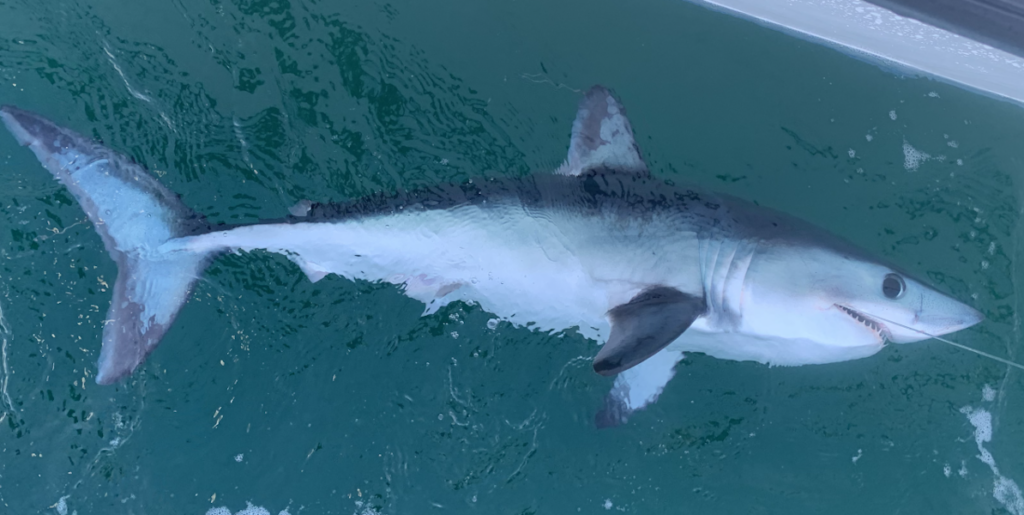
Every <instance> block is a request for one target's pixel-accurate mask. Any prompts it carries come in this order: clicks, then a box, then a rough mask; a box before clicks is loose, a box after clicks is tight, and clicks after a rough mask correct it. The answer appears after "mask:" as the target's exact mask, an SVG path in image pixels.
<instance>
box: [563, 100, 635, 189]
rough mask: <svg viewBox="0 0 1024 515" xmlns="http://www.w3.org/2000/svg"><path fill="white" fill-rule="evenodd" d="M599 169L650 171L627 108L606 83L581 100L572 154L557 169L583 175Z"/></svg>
mask: <svg viewBox="0 0 1024 515" xmlns="http://www.w3.org/2000/svg"><path fill="white" fill-rule="evenodd" d="M598 169H604V170H614V171H617V172H626V173H635V174H643V175H646V174H647V165H646V164H645V163H644V160H643V159H642V158H641V157H640V148H639V147H637V145H636V141H634V140H633V128H632V127H631V126H630V125H629V119H628V118H626V110H625V108H623V107H622V104H620V103H619V101H618V100H615V97H613V96H612V94H611V92H610V91H608V90H607V89H605V87H604V86H594V87H592V88H590V90H589V91H587V94H586V96H584V97H583V100H582V101H580V107H579V110H578V111H576V121H574V122H573V124H572V139H571V140H570V141H569V155H568V156H566V159H565V163H564V164H563V165H562V166H561V167H559V168H558V170H556V171H555V173H560V174H562V175H580V174H583V173H586V172H588V171H591V170H598Z"/></svg>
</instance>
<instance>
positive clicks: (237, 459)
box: [235, 454, 245, 463]
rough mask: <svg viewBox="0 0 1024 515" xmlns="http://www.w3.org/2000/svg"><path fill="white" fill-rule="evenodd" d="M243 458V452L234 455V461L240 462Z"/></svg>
mask: <svg viewBox="0 0 1024 515" xmlns="http://www.w3.org/2000/svg"><path fill="white" fill-rule="evenodd" d="M243 459H245V455H244V454H236V455H235V461H236V462H238V463H241V462H242V460H243Z"/></svg>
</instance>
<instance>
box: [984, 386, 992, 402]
mask: <svg viewBox="0 0 1024 515" xmlns="http://www.w3.org/2000/svg"><path fill="white" fill-rule="evenodd" d="M981 398H982V399H983V400H984V401H985V402H992V401H994V400H996V391H995V390H993V389H992V387H991V386H989V385H985V386H983V387H982V388H981Z"/></svg>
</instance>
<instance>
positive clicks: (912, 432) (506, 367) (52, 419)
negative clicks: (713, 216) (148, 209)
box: [0, 0, 1024, 515]
mask: <svg viewBox="0 0 1024 515" xmlns="http://www.w3.org/2000/svg"><path fill="white" fill-rule="evenodd" d="M594 83H602V84H605V85H607V86H609V87H611V88H613V89H614V90H615V91H616V92H617V94H618V95H619V96H620V97H621V99H622V101H623V103H624V104H625V105H626V107H627V108H628V109H629V113H630V117H631V119H632V122H633V127H634V129H635V131H636V133H637V140H638V142H639V144H640V146H641V148H642V151H643V153H644V156H645V158H646V159H647V161H648V163H649V164H650V165H651V168H652V169H653V170H654V172H655V173H656V174H657V175H658V176H661V177H670V178H672V179H673V180H678V181H691V182H695V183H698V184H701V185H704V186H707V187H710V188H713V189H716V190H719V191H723V192H727V193H731V194H734V195H737V196H740V197H744V198H748V199H751V200H755V201H757V202H758V203H760V204H762V205H767V206H772V207H775V208H778V209H782V210H784V211H787V212H790V213H792V214H795V215H797V216H800V217H802V218H805V219H808V220H812V221H814V222H815V223H817V224H819V225H821V226H824V227H826V228H828V229H830V230H832V231H834V232H836V233H838V234H840V235H842V236H844V237H846V238H848V239H850V240H852V241H854V242H855V243H857V244H859V245H860V246H862V247H865V248H866V249H868V250H870V251H871V252H873V253H875V254H878V255H880V256H884V257H887V258H889V259H891V260H893V261H895V262H897V263H899V264H900V265H902V266H904V267H905V268H908V269H910V270H912V271H914V272H916V273H917V274H918V275H920V276H923V277H926V278H927V279H929V280H930V281H932V282H933V283H934V284H936V285H937V287H938V288H939V289H941V290H943V291H945V292H947V293H950V294H951V295H953V296H955V297H957V298H959V299H961V300H964V301H967V302H969V303H970V304H972V305H974V306H975V307H977V308H978V309H980V310H981V311H982V312H984V313H985V315H986V316H987V317H988V319H987V320H986V321H985V322H983V323H982V324H980V325H978V326H976V327H974V328H971V329H970V330H967V331H964V332H961V333H957V334H955V335H953V338H954V339H955V340H956V341H959V342H962V343H965V344H969V345H972V346H974V347H977V348H980V349H983V350H985V351H988V352H991V353H994V354H998V355H1001V356H1006V357H1009V358H1011V359H1016V360H1021V359H1024V355H1022V354H1024V353H1021V352H1020V348H1021V341H1020V337H1019V321H1018V320H1019V319H1018V317H1017V316H1016V311H1017V308H1018V304H1019V300H1018V296H1017V291H1016V287H1015V284H1016V283H1017V281H1019V280H1020V279H1021V277H1022V276H1021V272H1019V271H1018V270H1017V269H1016V268H1015V267H1014V260H1015V259H1017V258H1020V257H1021V255H1020V252H1019V251H1018V249H1017V247H1018V242H1019V241H1020V240H1019V238H1020V237H1021V228H1020V227H1019V224H1018V220H1019V216H1020V215H1019V213H1020V205H1021V202H1020V195H1021V185H1020V182H1021V179H1022V178H1024V175H1022V174H1024V145H1022V144H1021V140H1022V136H1024V110H1022V109H1021V108H1020V107H1017V106H1014V105H1011V104H1008V103H1005V102H1002V101H998V100H994V99H990V98H986V97H982V96H979V95H976V94H973V93H970V92H965V91H962V90H959V89H957V88H955V87H952V86H949V85H946V84H943V83H940V82H936V81H933V80H929V79H925V78H916V77H904V76H899V75H898V74H895V73H893V72H891V71H889V70H883V69H879V68H878V67H876V66H873V65H871V64H868V63H864V62H860V61H857V60H854V59H851V58H849V57H847V56H845V55H843V54H841V53H838V52H836V51H834V50H831V49H828V48H824V47H821V46H817V45H814V44H812V43H809V42H806V41H801V40H798V39H794V38H792V37H789V36H787V35H784V34H781V33H777V32H773V31H771V30H769V29H766V28H763V27H760V26H758V25H756V24H753V23H750V22H746V21H743V20H739V19H735V18H731V17H729V16H726V15H723V14H719V13H715V12H711V11H708V10H705V9H703V8H700V7H696V6H693V5H690V4H687V3H684V2H682V1H681V0H643V1H641V2H621V1H606V0H596V1H593V0H592V1H581V0H568V1H564V2H557V3H556V2H546V1H541V0H525V1H524V0H517V1H514V2H493V3H485V2H479V1H473V0H452V1H447V2H414V1H400V2H390V3H385V2H372V3H371V2H362V3H328V2H303V3H300V2H288V1H287V0H278V1H262V0H256V1H235V2H221V1H212V2H194V1H191V0H172V1H163V2H161V1H152V0H146V1H136V2H113V1H109V0H103V1H96V2H90V3H74V2H66V1H64V0H55V1H53V2H28V1H11V0H0V103H9V104H15V105H18V106H20V107H22V108H25V109H31V110H35V111H38V112H40V113H42V114H44V115H46V116H49V117H51V118H53V119H54V120H55V121H57V122H59V123H61V124H64V125H67V126H69V127H71V128H73V129H75V130H78V131H80V132H83V133H85V134H89V135H92V136H94V137H96V138H99V139H102V140H103V141H104V142H106V143H107V144H108V145H109V146H111V147H114V148H116V149H118V150H120V151H122V152H125V153H127V154H129V155H131V156H133V157H134V158H135V159H136V160H137V161H138V162H140V163H143V164H145V165H146V166H147V167H149V168H150V169H152V170H155V171H156V174H157V175H158V176H159V177H160V180H161V181H162V182H163V183H164V184H165V185H167V186H168V187H169V188H170V189H171V190H172V191H175V192H177V193H180V194H181V196H182V198H183V200H184V202H185V203H186V204H187V205H190V206H193V207H194V208H195V209H196V210H198V211H200V212H202V213H204V214H206V215H207V216H208V217H209V218H210V219H211V220H212V221H214V222H226V223H243V222H248V221H255V220H257V219H259V218H278V217H281V216H283V215H284V214H285V213H286V209H287V207H288V206H290V205H292V204H293V203H294V202H295V201H297V200H299V199H306V198H308V199H313V200H330V199H334V200H343V199H349V198H355V197H359V196H362V195H367V194H370V193H373V192H377V191H392V190H394V189H396V188H398V187H404V188H412V187H416V186H419V185H432V184H438V183H443V182H446V181H450V180H458V179H463V178H466V177H469V176H478V175H491V176H517V175H523V174H526V173H528V172H529V171H531V170H537V169H546V168H553V167H554V166H557V165H558V164H559V163H560V162H561V160H562V159H563V157H564V155H565V151H566V147H567V144H568V136H569V128H570V125H571V123H572V119H573V117H574V115H575V105H576V102H577V100H578V93H577V91H578V90H582V89H585V88H587V87H589V86H590V85H591V84H594ZM890 111H894V113H895V117H896V119H895V120H894V119H892V118H891V117H890ZM867 136H870V140H869V138H868V137H867ZM953 142H955V144H954V143H953ZM904 144H908V145H910V146H911V147H913V148H914V149H917V150H919V151H921V152H925V153H927V154H929V155H931V156H932V159H928V160H925V161H923V162H921V163H920V164H919V166H918V167H917V168H916V169H908V168H907V167H906V166H905V162H904V161H905V159H904V158H905V154H904ZM954 145H955V146H954ZM940 156H941V157H940ZM0 171H2V172H0V309H2V310H3V311H2V312H3V319H4V322H5V323H4V324H2V325H0V340H2V341H3V342H5V343H4V345H3V356H2V357H3V362H2V365H3V367H2V369H0V374H2V376H0V385H2V387H3V391H2V395H0V405H2V408H3V414H2V415H0V421H2V428H0V513H11V514H23V513H59V512H61V511H63V512H64V513H68V514H70V513H73V512H77V513H78V514H80V515H85V514H93V513H125V514H143V513H145V514H163V513H168V514H170V513H174V514H197V515H201V514H205V513H207V510H210V509H211V508H215V507H226V508H228V510H230V512H236V511H238V510H241V509H243V508H245V507H246V503H247V502H251V503H253V504H255V505H258V506H263V507H265V508H266V509H267V510H269V511H270V512H271V513H273V514H277V513H279V512H280V511H281V510H287V511H288V513H290V514H292V515H295V514H297V513H338V514H345V515H348V514H354V513H358V514H361V515H362V514H420V513H486V514H492V513H493V514H528V513H537V514H547V513H606V512H607V513H618V512H625V513H642V514H652V513H716V514H722V513H737V514H751V513H794V514H796V513H809V514H811V513H813V514H817V513H825V512H828V513H835V514H845V513H850V514H861V513H903V514H915V513H1024V511H1015V510H1018V509H1019V510H1024V506H1017V505H1015V504H1014V502H1015V497H1014V495H1015V494H1014V491H1013V488H1012V487H1009V486H1008V485H1014V484H1016V483H1014V482H1021V481H1024V447H1022V446H1021V445H1020V442H1021V441H1022V438H1024V409H1022V407H1024V384H1022V381H1021V377H1022V376H1021V373H1020V372H1015V371H1012V370H1010V369H1008V368H1007V367H1006V366H1004V365H1000V364H998V363H995V362H992V361H988V360H985V359H983V358H980V357H978V356H975V355H973V354H968V353H965V352H963V351H959V350H956V349H953V348H952V347H949V346H946V345H944V344H942V343H939V342H936V341H928V342H922V343H917V344H913V345H906V346H899V347H889V348H886V349H885V350H883V351H882V352H881V353H879V354H878V355H875V356H873V357H871V358H867V359H863V360H858V361H851V362H845V363H838V364H832V365H824V366H806V367H798V368H768V367H766V366H762V365H759V364H754V363H739V362H730V361H719V360H715V359H713V358H709V357H706V356H703V355H690V356H688V357H687V358H686V359H685V360H684V361H683V362H682V363H681V364H680V366H679V368H678V374H677V376H676V378H675V379H674V380H673V381H672V382H671V383H669V386H668V388H667V389H666V391H665V392H664V393H663V395H662V396H661V398H660V399H659V400H658V402H657V403H656V404H654V405H653V406H651V407H650V408H648V409H646V410H644V411H642V412H639V413H637V414H635V415H634V417H633V418H632V420H631V421H630V423H629V424H628V425H626V426H623V427H619V428H615V429H611V430H597V429H595V428H594V426H593V423H592V417H593V415H594V413H595V412H596V410H597V408H598V407H599V406H600V403H601V400H602V398H603V396H604V395H605V393H606V392H607V391H608V389H609V388H610V386H611V382H610V380H608V379H605V378H602V377H599V376H597V375H596V374H594V373H593V372H592V371H591V370H590V364H589V359H588V358H589V357H592V356H593V355H594V354H595V353H596V351H597V346H596V345H595V344H594V342H591V341H587V340H585V339H583V338H581V337H579V336H578V335H575V334H574V333H570V334H564V335H561V334H555V335H548V334H538V333H533V332H530V331H529V330H527V329H523V328H516V327H512V326H510V325H508V324H504V323H502V324H499V325H497V326H496V327H495V328H493V329H489V328H488V321H489V320H490V319H491V318H493V317H492V316H491V315H490V314H488V313H486V312H484V311H482V310H481V309H479V308H477V307H475V306H466V305H462V304H456V305H451V306H448V307H447V308H445V309H442V310H441V311H440V312H439V313H437V314H435V315H431V316H427V317H422V318H421V317H420V316H419V315H420V313H421V312H422V305H421V304H419V303H417V302H416V301H413V300H410V299H408V298H405V297H404V296H402V295H401V294H400V293H399V292H398V290H397V289H396V288H394V287H392V286H383V285H372V284H366V283H352V282H349V281H346V280H342V279H339V278H336V277H329V278H327V279H325V280H323V281H321V282H319V283H317V284H315V285H313V284H310V283H309V282H308V281H307V280H306V279H305V277H304V276H303V275H302V274H301V272H300V271H299V270H298V269H297V267H295V266H294V265H292V264H291V263H290V262H288V261H287V260H286V259H284V258H282V257H280V256H275V255H270V254H267V253H254V254H247V255H230V256H225V257H221V258H219V259H218V260H217V261H216V262H214V264H213V266H211V267H210V269H209V271H208V272H207V273H206V274H205V276H204V280H203V281H201V282H200V283H199V285H198V287H197V290H196V292H195V293H194V295H193V298H192V300H191V301H190V302H189V303H188V305H187V306H186V307H185V309H184V310H183V311H182V312H181V315H180V316H179V318H178V320H177V322H176V323H175V325H174V327H173V328H172V329H171V331H170V332H169V333H168V334H167V337H166V338H165V339H164V341H163V343H162V344H161V346H160V347H159V348H158V349H157V351H156V352H155V353H154V354H153V355H152V357H151V358H150V359H149V361H148V362H147V363H146V364H145V365H144V367H143V368H141V369H140V370H139V371H138V372H137V373H136V374H135V375H134V376H133V377H132V379H131V380H130V381H128V382H127V383H124V384H121V385H118V386H113V387H101V386H97V385H96V384H95V383H94V382H93V375H94V373H95V361H96V359H97V356H98V352H99V343H100V334H101V332H102V325H103V318H104V313H105V312H106V309H107V307H108V306H109V302H110V295H111V293H110V287H109V285H112V283H113V279H114V277H115V275H116V270H115V267H114V265H113V263H112V262H111V260H110V259H109V258H108V256H107V255H106V253H105V251H104V250H103V246H102V242H101V241H100V239H99V237H98V236H97V235H96V234H95V232H94V231H93V228H92V227H91V225H90V223H89V222H88V221H87V220H86V218H85V215H84V214H83V213H82V211H81V209H80V208H79V207H78V206H77V204H76V203H75V201H74V200H73V199H72V197H71V195H70V194H69V193H68V192H67V191H66V190H65V189H63V188H62V187H60V186H59V185H58V184H57V183H55V182H54V181H52V179H51V178H50V175H49V174H48V173H47V172H46V171H45V170H43V169H42V168H41V167H40V166H39V164H38V163H37V162H36V160H35V158H34V157H33V156H32V155H31V153H30V152H29V151H27V150H25V149H22V148H19V147H18V146H17V145H16V144H15V142H14V140H13V138H10V137H8V136H7V135H6V134H0ZM986 385H988V387H989V388H990V389H991V392H990V393H994V398H993V400H991V401H985V400H983V390H984V389H985V386H986ZM965 406H969V407H972V409H984V410H986V411H985V412H987V413H991V417H992V428H993V430H994V432H993V435H992V439H991V441H990V442H983V447H984V449H986V450H987V451H988V452H990V453H991V456H992V458H993V459H994V461H995V463H996V464H997V471H996V470H995V469H993V468H992V467H990V466H989V465H988V464H986V463H983V462H982V461H981V460H980V459H979V458H978V456H979V455H980V453H981V451H980V448H979V444H978V443H977V442H976V439H975V434H976V431H975V427H974V426H973V425H972V424H971V423H970V421H969V419H968V417H967V416H966V414H965V413H963V412H962V411H961V409H962V408H963V407H965ZM974 413H979V412H977V411H975V412H974ZM997 472H998V473H997ZM1000 482H1001V483H1000ZM1000 485H1001V487H1002V488H1001V489H1000V488H995V487H996V486H1000ZM1000 492H1001V493H1000ZM1007 492H1009V493H1007ZM997 494H998V496H1000V497H1001V499H997V498H996V497H997Z"/></svg>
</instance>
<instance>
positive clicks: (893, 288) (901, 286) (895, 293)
mask: <svg viewBox="0 0 1024 515" xmlns="http://www.w3.org/2000/svg"><path fill="white" fill-rule="evenodd" d="M905 291H907V283H905V282H903V278H902V277H900V276H898V275H896V274H888V275H886V276H885V279H884V280H883V281H882V294H884V295H885V296H886V297H888V298H890V299H898V298H900V297H902V296H903V292H905Z"/></svg>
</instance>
